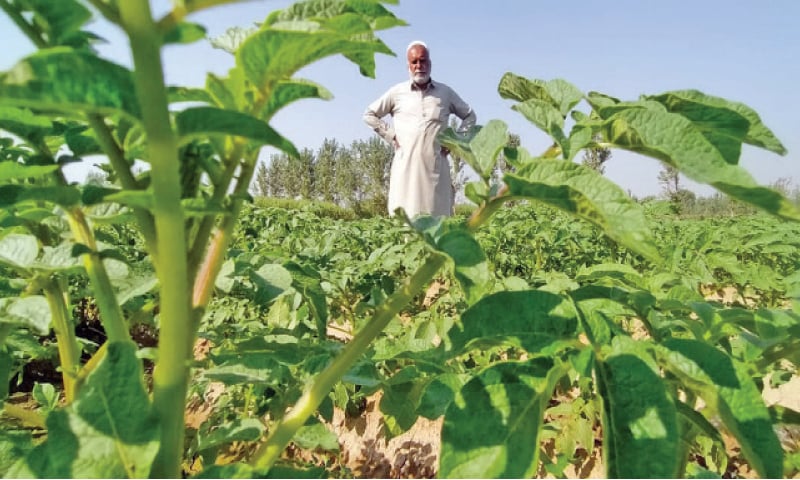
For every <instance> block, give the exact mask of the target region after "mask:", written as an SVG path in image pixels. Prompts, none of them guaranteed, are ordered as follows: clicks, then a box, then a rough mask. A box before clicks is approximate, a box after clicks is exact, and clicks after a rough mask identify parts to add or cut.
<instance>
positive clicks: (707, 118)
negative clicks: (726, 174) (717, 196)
mask: <svg viewBox="0 0 800 480" xmlns="http://www.w3.org/2000/svg"><path fill="white" fill-rule="evenodd" d="M645 98H648V99H651V100H655V101H657V102H660V103H662V104H664V106H666V107H667V110H669V111H670V112H673V113H678V114H680V115H683V116H684V117H686V118H688V119H689V120H691V121H692V122H693V123H694V124H695V125H697V126H699V128H700V129H701V130H703V131H704V132H706V131H717V132H719V134H720V135H721V136H723V137H732V138H733V139H734V140H736V141H738V142H739V143H741V142H744V143H747V144H749V145H755V146H757V147H761V148H765V149H767V150H769V151H771V152H775V153H777V154H780V155H786V148H785V147H784V146H783V144H781V142H780V140H778V138H777V137H776V136H775V134H773V133H772V131H771V130H770V129H769V128H767V127H766V125H764V123H763V122H762V121H761V117H759V115H758V113H756V111H755V110H753V109H752V108H750V107H748V106H747V105H745V104H743V103H739V102H733V101H731V100H727V99H725V98H721V97H715V96H712V95H707V94H705V93H703V92H700V91H698V90H676V91H672V92H666V93H663V94H661V95H654V96H648V97H645ZM712 143H715V142H712ZM726 159H728V157H727V156H726ZM737 161H738V157H737ZM733 163H737V162H733Z"/></svg>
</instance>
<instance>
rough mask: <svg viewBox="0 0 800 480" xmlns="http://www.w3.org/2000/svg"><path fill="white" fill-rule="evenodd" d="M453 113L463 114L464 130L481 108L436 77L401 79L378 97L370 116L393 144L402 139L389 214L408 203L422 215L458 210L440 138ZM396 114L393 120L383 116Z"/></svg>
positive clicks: (372, 123)
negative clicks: (417, 80) (422, 83)
mask: <svg viewBox="0 0 800 480" xmlns="http://www.w3.org/2000/svg"><path fill="white" fill-rule="evenodd" d="M450 114H453V115H456V116H457V117H459V118H461V120H462V122H461V126H460V127H459V128H458V130H459V131H462V132H463V131H467V130H469V129H470V128H472V126H474V125H475V122H476V115H475V112H474V111H473V110H472V108H470V106H469V105H467V103H466V102H464V100H462V99H461V97H459V96H458V94H457V93H456V92H455V91H454V90H453V89H452V88H450V87H448V86H447V85H445V84H443V83H440V82H434V81H433V80H431V81H430V82H429V83H428V85H427V86H426V87H418V86H417V85H416V84H415V83H414V82H413V81H411V80H409V81H405V82H402V83H398V84H397V85H395V86H393V87H392V88H390V89H389V90H388V91H387V92H386V93H385V94H383V96H381V97H380V98H379V99H377V100H375V101H374V102H373V103H372V104H371V105H370V106H369V107H367V110H366V112H364V121H365V122H366V123H367V125H369V126H370V127H372V129H373V130H375V132H377V133H378V135H380V136H381V137H382V138H383V139H384V140H386V141H387V142H389V144H390V145H393V144H394V140H395V139H396V140H397V143H398V144H399V148H396V149H395V153H394V158H393V160H392V167H391V174H390V177H389V201H388V208H389V213H390V214H394V211H395V210H396V209H397V208H398V207H402V208H403V209H404V210H405V212H406V214H407V215H408V216H409V217H411V218H413V217H415V216H416V215H419V214H431V215H452V213H453V200H454V199H453V186H452V182H451V179H450V165H449V162H448V160H447V157H446V156H444V155H442V153H441V144H440V143H439V141H438V139H437V135H438V134H439V132H440V131H441V130H442V129H443V128H446V127H447V122H448V119H449V118H450ZM386 115H391V116H392V124H393V125H389V124H387V123H386V122H384V121H383V120H382V118H383V117H385V116H386Z"/></svg>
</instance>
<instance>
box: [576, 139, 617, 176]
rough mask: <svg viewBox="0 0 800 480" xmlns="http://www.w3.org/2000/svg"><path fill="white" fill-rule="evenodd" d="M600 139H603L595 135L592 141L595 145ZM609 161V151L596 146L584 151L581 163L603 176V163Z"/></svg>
mask: <svg viewBox="0 0 800 480" xmlns="http://www.w3.org/2000/svg"><path fill="white" fill-rule="evenodd" d="M602 138H603V137H602V136H600V135H598V134H596V135H594V137H593V138H592V140H593V141H594V142H595V143H597V142H599V141H600V140H602ZM610 159H611V150H610V149H608V148H603V147H599V146H596V147H591V148H587V149H586V150H584V152H583V158H582V159H581V163H582V164H583V165H586V166H587V167H589V168H591V169H592V170H595V171H597V172H598V173H601V174H603V173H605V172H606V167H605V163H606V162H607V161H609V160H610Z"/></svg>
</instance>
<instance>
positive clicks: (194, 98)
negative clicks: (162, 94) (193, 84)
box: [167, 87, 215, 105]
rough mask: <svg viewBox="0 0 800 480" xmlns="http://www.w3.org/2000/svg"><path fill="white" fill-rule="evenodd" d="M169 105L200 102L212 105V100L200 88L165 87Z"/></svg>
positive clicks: (208, 94) (209, 95)
mask: <svg viewBox="0 0 800 480" xmlns="http://www.w3.org/2000/svg"><path fill="white" fill-rule="evenodd" d="M167 98H169V103H181V102H200V103H207V104H209V105H213V104H214V103H215V102H214V98H213V97H212V96H211V94H210V93H208V92H207V91H206V90H204V89H202V88H190V87H167Z"/></svg>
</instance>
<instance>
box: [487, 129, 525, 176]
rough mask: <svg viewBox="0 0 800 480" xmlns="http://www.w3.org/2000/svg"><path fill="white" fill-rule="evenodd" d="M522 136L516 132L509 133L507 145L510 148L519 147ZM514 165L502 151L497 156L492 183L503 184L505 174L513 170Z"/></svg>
mask: <svg viewBox="0 0 800 480" xmlns="http://www.w3.org/2000/svg"><path fill="white" fill-rule="evenodd" d="M520 143H521V142H520V138H519V135H517V134H516V133H510V132H509V134H508V143H507V144H506V146H507V147H508V148H517V147H519V146H520ZM513 171H514V167H512V166H511V165H510V164H509V163H508V162H507V161H506V157H505V155H503V153H502V152H501V153H500V156H499V157H498V158H497V163H496V164H495V167H494V170H493V171H492V183H495V184H501V183H503V176H504V175H505V174H506V173H509V172H513Z"/></svg>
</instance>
